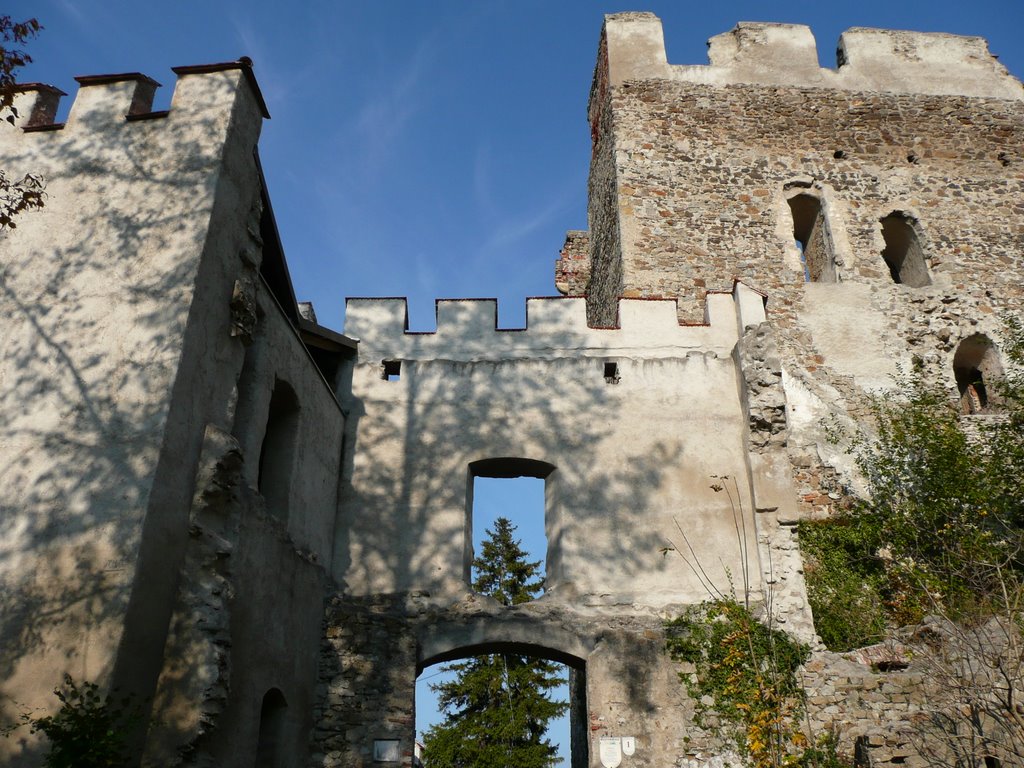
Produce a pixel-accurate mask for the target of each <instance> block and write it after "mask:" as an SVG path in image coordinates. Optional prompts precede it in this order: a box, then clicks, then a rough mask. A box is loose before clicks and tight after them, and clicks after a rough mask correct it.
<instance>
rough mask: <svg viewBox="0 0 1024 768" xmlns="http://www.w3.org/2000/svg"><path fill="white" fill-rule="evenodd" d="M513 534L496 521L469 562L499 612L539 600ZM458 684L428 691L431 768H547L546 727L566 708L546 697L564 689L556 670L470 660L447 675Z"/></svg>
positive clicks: (536, 582) (516, 661)
mask: <svg viewBox="0 0 1024 768" xmlns="http://www.w3.org/2000/svg"><path fill="white" fill-rule="evenodd" d="M514 532H515V526H514V525H512V523H511V522H509V521H508V520H507V519H505V518H503V517H500V518H498V519H497V520H496V521H495V524H494V530H493V531H487V539H486V541H484V544H483V551H482V552H481V554H480V556H479V557H477V558H476V560H474V561H473V568H474V569H475V572H476V578H475V580H474V581H473V588H474V589H475V590H476V591H478V592H480V593H481V594H485V595H490V596H491V597H493V598H495V599H496V600H498V602H500V603H501V604H502V605H518V604H520V603H525V602H528V601H530V600H532V599H534V597H536V596H537V594H538V593H539V592H540V590H541V587H542V586H543V581H542V580H541V579H540V578H538V576H537V570H538V567H539V566H540V563H539V562H535V563H531V562H528V561H527V560H526V552H524V551H523V549H522V548H521V547H520V543H519V541H517V540H516V539H515V538H513V535H512V534H513V533H514ZM445 671H450V672H454V673H455V674H456V677H455V679H454V680H452V681H451V682H448V683H439V684H437V685H432V686H431V689H432V690H433V691H434V692H435V693H438V694H439V696H438V700H439V703H440V706H441V708H442V709H443V710H444V712H445V719H444V722H442V723H441V724H439V725H436V726H434V727H433V728H431V729H430V731H428V732H427V734H426V737H425V749H424V755H425V758H426V764H427V766H428V767H429V768H550V766H553V765H554V764H555V759H556V758H555V755H556V748H555V746H554V745H553V744H551V742H550V741H549V740H548V739H547V738H545V734H546V732H547V728H548V722H549V721H551V720H552V719H553V718H556V717H558V716H559V715H561V714H563V713H564V712H565V710H566V709H567V708H568V704H566V703H565V702H560V701H553V700H552V699H551V697H550V693H551V691H552V690H553V689H554V688H556V687H557V686H558V685H560V684H561V683H563V682H564V678H563V677H562V676H561V674H560V672H559V668H558V666H557V665H556V664H554V663H552V662H550V661H545V660H543V659H535V658H532V657H530V656H523V655H520V654H514V653H494V654H488V655H485V656H474V657H472V658H469V659H466V660H465V661H461V662H458V663H456V664H450V665H448V666H447V667H445Z"/></svg>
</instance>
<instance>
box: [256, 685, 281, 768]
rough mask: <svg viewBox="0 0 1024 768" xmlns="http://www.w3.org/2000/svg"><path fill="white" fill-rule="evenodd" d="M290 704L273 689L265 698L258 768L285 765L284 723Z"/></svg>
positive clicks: (257, 754) (261, 720)
mask: <svg viewBox="0 0 1024 768" xmlns="http://www.w3.org/2000/svg"><path fill="white" fill-rule="evenodd" d="M287 709H288V703H287V702H286V701H285V698H284V694H283V693H281V691H279V690H278V689H277V688H271V689H270V690H269V691H267V692H266V694H265V695H264V696H263V706H261V707H260V732H259V742H258V744H257V746H256V768H279V767H280V766H282V765H284V752H285V748H284V743H283V742H284V723H285V714H286V712H287Z"/></svg>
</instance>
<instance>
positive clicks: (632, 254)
mask: <svg viewBox="0 0 1024 768" xmlns="http://www.w3.org/2000/svg"><path fill="white" fill-rule="evenodd" d="M708 46H709V58H710V64H709V65H702V66H679V65H672V64H668V63H667V62H666V59H665V49H664V43H663V38H662V29H661V22H660V21H659V20H658V19H657V18H656V17H655V16H653V15H651V14H647V13H624V14H615V15H611V16H608V17H607V18H606V21H605V27H604V31H603V33H602V36H601V42H600V47H599V51H598V62H597V68H596V70H595V74H594V81H593V86H592V89H591V96H590V107H589V119H590V126H591V136H592V141H593V156H592V161H591V169H590V182H589V184H590V207H589V212H590V214H589V217H590V232H589V244H588V243H587V239H586V238H585V237H584V236H583V234H582V233H571V237H570V238H569V240H568V241H567V250H566V251H565V255H564V257H563V259H562V260H561V261H560V264H559V281H560V285H559V287H560V289H561V290H562V291H563V292H564V293H569V294H574V295H586V296H587V304H588V318H589V320H590V322H591V323H592V324H598V325H607V324H613V323H614V322H615V299H616V298H617V297H619V296H626V297H647V298H653V297H673V298H677V299H678V301H679V318H680V320H681V321H683V322H696V321H700V320H701V316H702V309H701V307H702V303H701V302H702V299H703V297H704V296H705V295H706V294H707V293H708V292H709V291H713V290H720V289H722V288H725V287H727V286H729V285H730V284H731V283H732V281H733V280H737V279H738V280H743V281H745V282H746V283H747V284H748V285H750V286H752V287H754V288H755V289H757V290H760V291H763V292H764V293H765V295H766V297H767V314H768V320H769V325H770V328H771V332H770V335H771V336H774V341H773V340H771V339H766V338H763V334H762V338H761V343H762V344H763V343H768V344H770V345H775V344H777V347H778V354H777V355H774V354H773V355H771V365H770V367H773V368H775V369H776V370H777V372H778V373H781V378H782V380H783V381H784V382H785V396H784V401H785V411H786V413H785V418H783V419H780V418H776V419H768V420H767V423H765V420H764V419H760V418H755V417H756V416H758V415H756V414H754V415H752V419H751V422H750V426H751V431H752V433H753V435H754V439H755V441H756V440H758V434H759V433H763V432H765V431H766V430H767V432H768V433H775V432H779V433H780V434H778V435H777V436H776V437H775V441H776V442H784V443H786V445H787V446H788V448H789V453H790V458H791V459H792V461H793V464H794V469H795V471H796V474H797V478H798V480H799V482H800V483H801V485H802V487H801V489H800V490H801V494H800V498H801V506H802V507H803V508H804V510H805V511H810V509H811V508H816V507H822V506H825V507H827V506H828V499H827V494H817V493H816V491H819V490H825V489H824V488H823V487H822V485H821V484H822V483H827V478H822V477H820V476H818V475H819V474H820V472H819V469H820V465H821V464H822V463H824V464H827V465H834V466H841V465H842V464H843V457H842V456H841V455H837V454H836V452H835V451H834V449H831V448H830V447H829V446H828V445H827V444H826V443H825V441H823V440H822V439H821V435H820V431H819V428H818V424H819V422H820V420H821V419H822V418H823V417H826V416H829V415H832V414H837V415H839V416H840V417H846V416H853V417H856V416H857V414H858V413H859V412H860V408H859V403H860V402H861V399H862V395H863V393H864V392H866V391H872V390H877V389H879V388H886V387H891V386H892V374H893V373H895V372H896V369H897V366H900V365H902V366H903V367H904V368H907V367H909V365H910V364H911V361H912V359H917V360H919V361H921V362H922V363H923V364H924V366H925V369H926V371H927V373H928V374H929V375H931V376H933V377H934V378H935V380H937V381H940V382H942V383H943V384H945V385H946V386H947V387H948V388H949V389H950V390H951V391H953V390H954V388H955V389H956V391H957V394H958V395H964V396H966V397H967V398H968V400H970V399H972V398H973V399H975V400H977V399H978V395H977V393H976V392H975V391H969V383H970V382H971V381H973V380H976V379H977V378H978V377H979V376H981V377H982V378H984V376H986V375H988V376H992V375H994V374H996V373H998V371H999V369H1000V367H1001V365H1002V364H1003V362H1002V361H1001V360H1000V355H999V351H998V349H999V338H1000V332H1001V329H1002V324H1001V321H1000V319H999V318H1000V313H1001V312H1003V311H1005V310H1007V309H1011V308H1018V307H1019V305H1020V300H1021V296H1022V293H1024V281H1022V278H1021V266H1022V258H1024V256H1022V254H1024V202H1022V200H1024V195H1022V193H1024V88H1022V86H1021V83H1020V82H1019V81H1018V80H1016V79H1015V78H1014V77H1012V76H1011V75H1010V74H1009V73H1008V72H1007V71H1006V69H1005V68H1004V67H1003V66H1002V65H1000V64H999V63H998V62H997V61H996V59H995V57H994V56H992V55H991V54H990V53H989V52H988V49H987V46H986V43H985V41H984V40H983V39H981V38H976V37H959V36H955V35H948V34H923V33H914V32H899V31H891V30H879V29H864V28H855V29H850V30H847V31H846V32H845V33H844V34H843V35H842V36H841V38H840V40H839V45H838V51H837V54H836V55H837V60H836V62H835V65H836V66H835V68H834V69H830V68H822V67H820V66H819V64H818V54H817V50H816V47H815V41H814V38H813V37H812V35H811V32H810V30H809V29H808V28H807V27H804V26H799V25H789V24H761V23H758V24H754V23H741V24H738V25H737V26H736V27H735V28H734V29H733V30H732V31H730V32H727V33H724V34H721V35H718V36H716V37H714V38H712V39H711V40H710V41H709V43H708ZM980 397H981V399H984V398H985V394H984V392H982V394H981V395H980ZM776 405H778V406H780V407H781V406H782V400H781V399H780V400H778V401H777V402H776ZM964 405H965V410H968V411H970V410H978V409H979V408H980V409H984V407H985V405H986V404H985V403H982V402H966V401H965V404H964ZM761 415H762V416H763V414H761ZM767 437H768V436H767V435H762V438H763V440H762V442H764V443H765V444H767V443H768V442H770V441H769V440H768V439H767ZM815 466H817V467H819V469H814V467H815Z"/></svg>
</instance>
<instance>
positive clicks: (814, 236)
mask: <svg viewBox="0 0 1024 768" xmlns="http://www.w3.org/2000/svg"><path fill="white" fill-rule="evenodd" d="M788 202H789V210H790V212H791V213H792V214H793V239H794V240H795V241H796V246H797V248H798V249H799V250H800V261H801V262H802V263H803V268H804V281H805V282H808V283H834V282H836V281H837V277H836V262H835V256H834V255H833V252H832V234H831V232H830V231H829V227H828V221H827V220H826V219H825V211H824V208H823V207H822V204H821V200H820V198H818V197H815V196H814V195H805V194H801V195H795V196H793V197H791V198H789V200H788Z"/></svg>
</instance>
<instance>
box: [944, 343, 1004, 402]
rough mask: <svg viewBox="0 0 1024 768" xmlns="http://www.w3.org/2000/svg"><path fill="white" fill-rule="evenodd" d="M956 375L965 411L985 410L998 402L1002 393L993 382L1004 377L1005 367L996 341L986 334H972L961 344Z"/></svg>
mask: <svg viewBox="0 0 1024 768" xmlns="http://www.w3.org/2000/svg"><path fill="white" fill-rule="evenodd" d="M953 376H954V377H955V378H956V388H957V391H958V392H959V394H960V411H961V413H964V414H972V413H984V412H986V411H988V410H990V409H991V408H992V407H994V406H996V405H998V402H999V395H998V392H996V391H994V389H993V384H994V383H995V382H996V381H998V380H999V379H1001V378H1002V376H1003V366H1002V363H1000V361H999V352H998V351H997V350H996V347H995V344H993V343H992V341H991V340H990V339H989V338H988V337H987V336H985V335H984V334H981V333H976V334H974V335H972V336H968V337H967V338H966V339H964V340H963V341H961V342H960V344H959V346H957V348H956V353H955V354H954V355H953Z"/></svg>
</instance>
